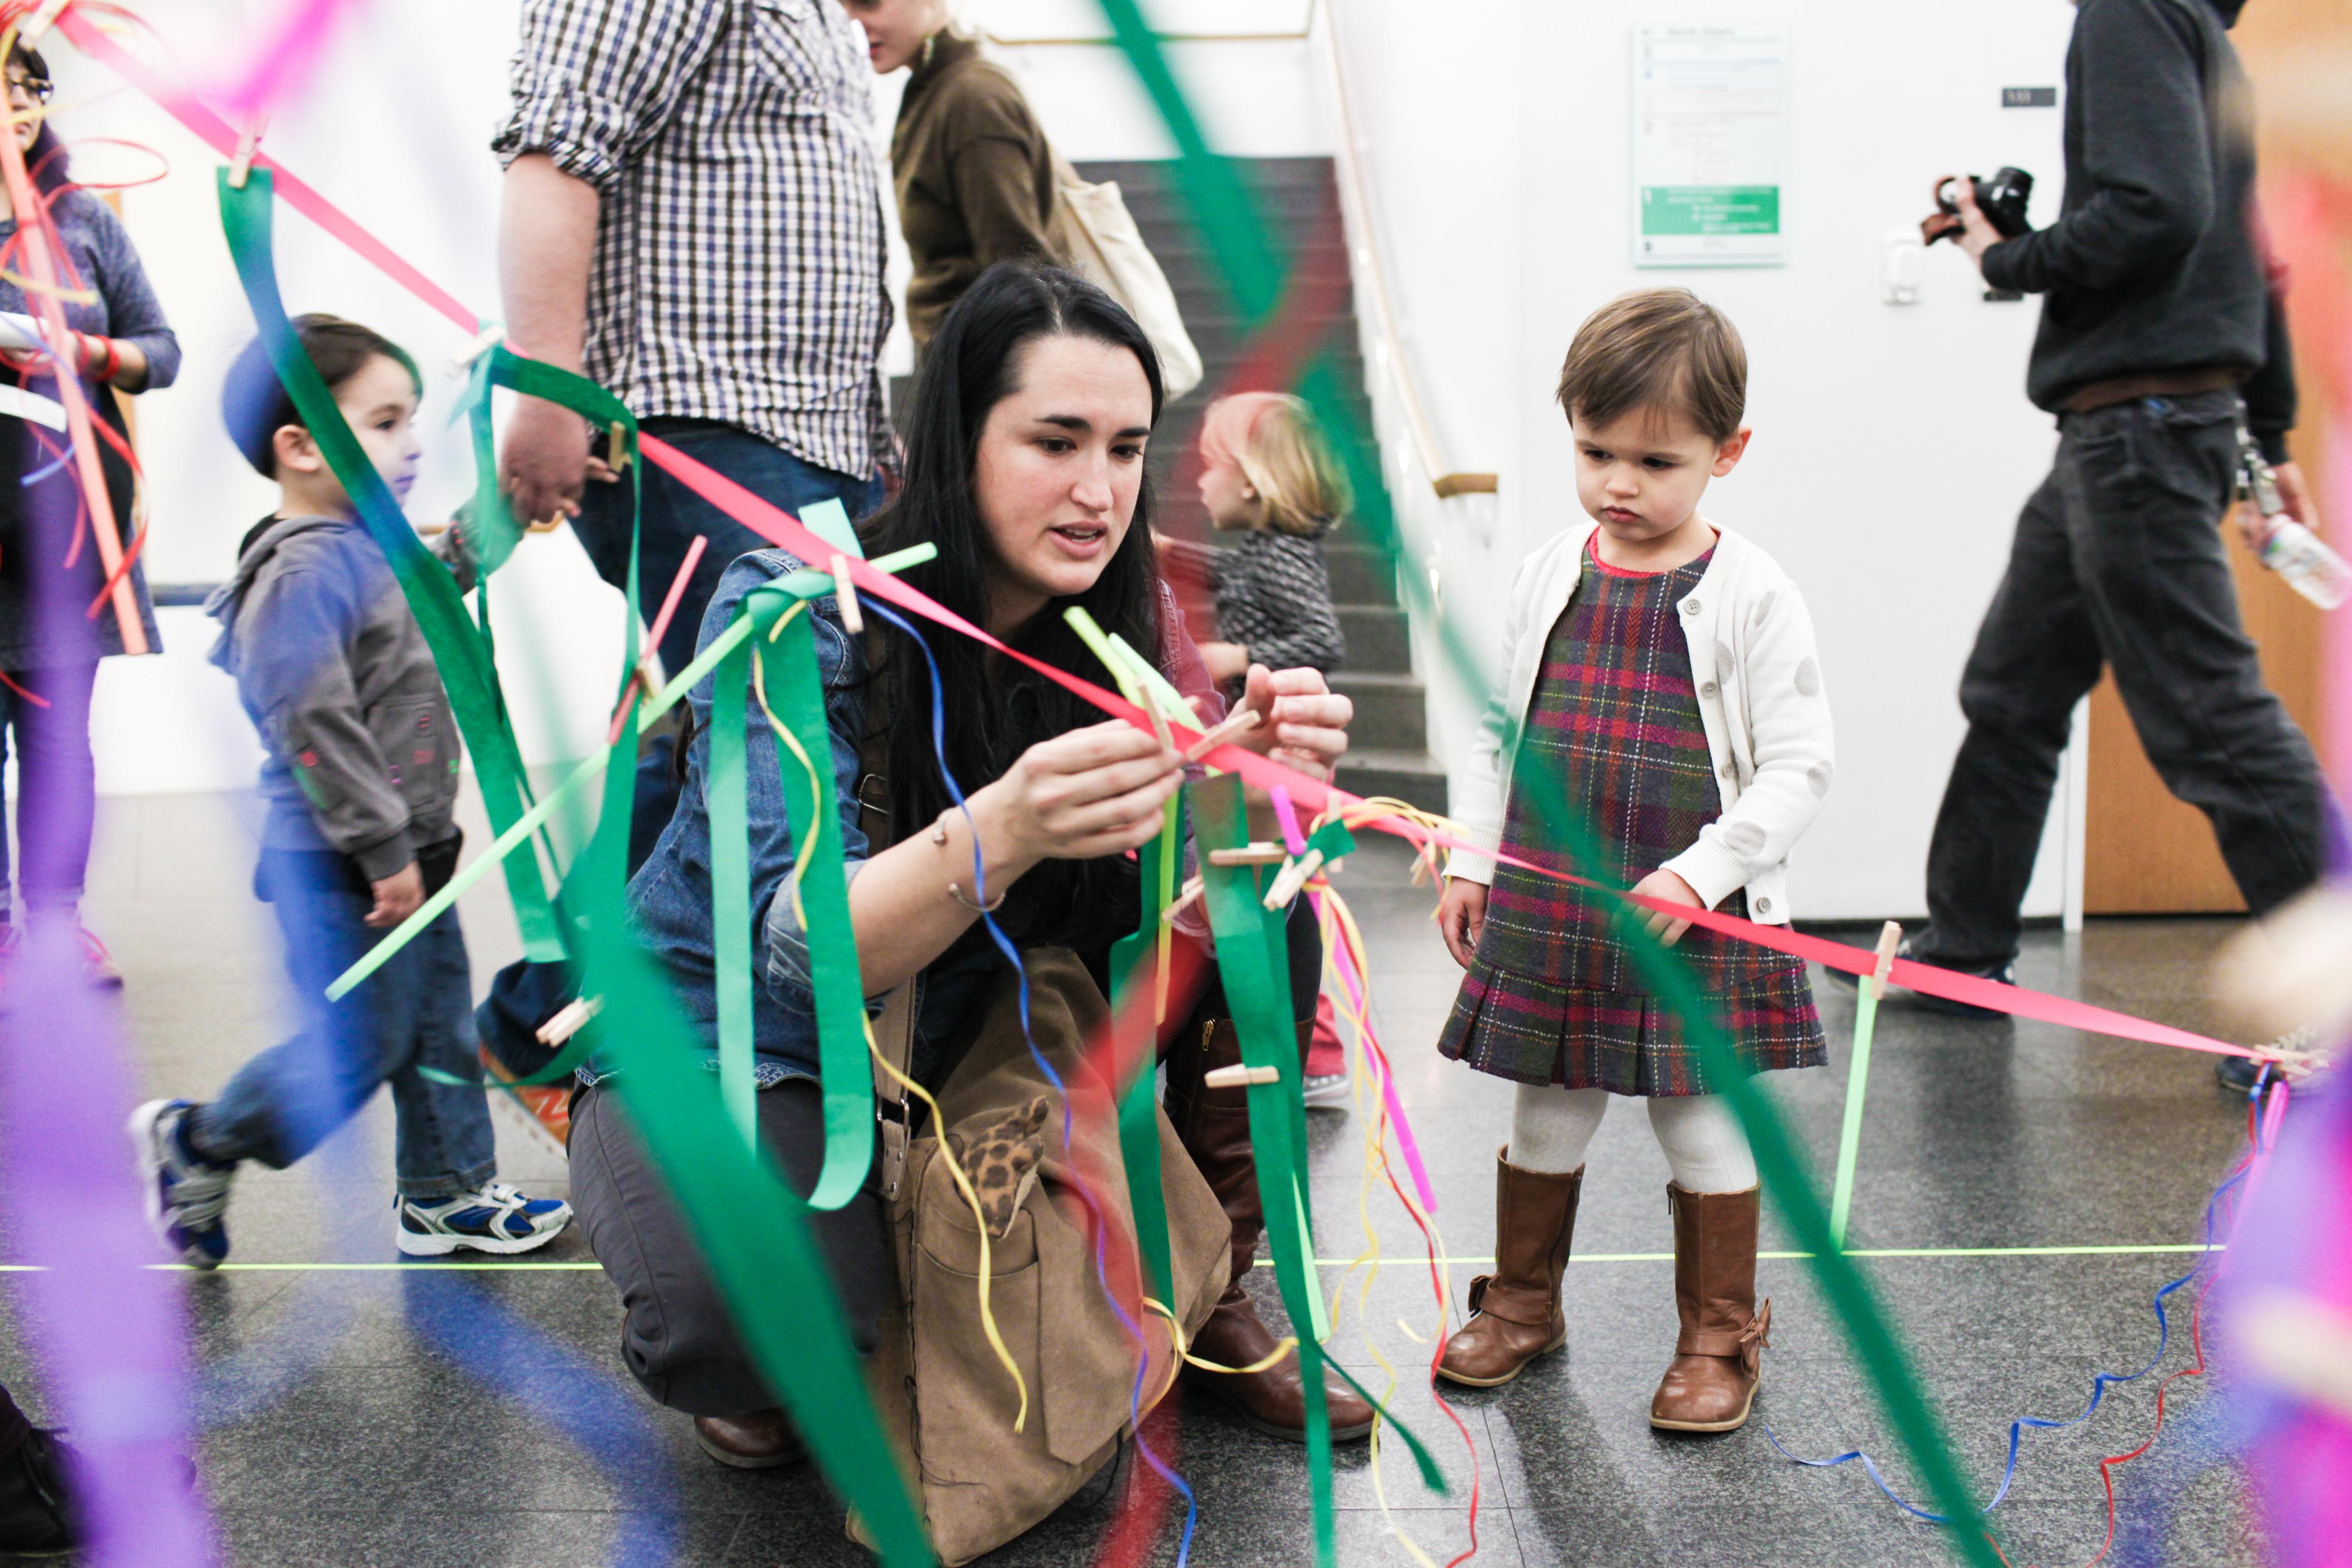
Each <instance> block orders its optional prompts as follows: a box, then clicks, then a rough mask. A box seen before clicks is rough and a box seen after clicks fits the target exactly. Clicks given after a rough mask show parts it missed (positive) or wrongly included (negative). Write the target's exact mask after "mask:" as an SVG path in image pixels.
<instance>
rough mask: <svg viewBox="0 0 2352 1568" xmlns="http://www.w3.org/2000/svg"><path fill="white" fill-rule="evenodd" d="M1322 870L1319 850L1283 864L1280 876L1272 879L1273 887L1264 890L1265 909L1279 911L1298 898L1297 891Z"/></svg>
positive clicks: (1311, 851) (1321, 856) (1308, 851)
mask: <svg viewBox="0 0 2352 1568" xmlns="http://www.w3.org/2000/svg"><path fill="white" fill-rule="evenodd" d="M1322 868H1323V851H1321V850H1320V849H1313V848H1310V849H1308V850H1307V853H1306V854H1304V855H1301V856H1300V857H1299V858H1297V859H1296V860H1291V861H1286V862H1285V864H1284V865H1283V868H1282V872H1281V874H1280V875H1279V876H1277V877H1276V878H1275V879H1274V886H1273V887H1271V888H1268V889H1266V890H1265V907H1266V908H1267V909H1269V910H1279V909H1281V908H1283V907H1284V906H1285V905H1286V904H1288V903H1289V902H1290V900H1293V899H1295V898H1297V896H1298V890H1299V889H1301V888H1304V887H1305V886H1307V879H1308V878H1310V877H1312V876H1314V875H1315V873H1316V872H1318V871H1320V870H1321V869H1322Z"/></svg>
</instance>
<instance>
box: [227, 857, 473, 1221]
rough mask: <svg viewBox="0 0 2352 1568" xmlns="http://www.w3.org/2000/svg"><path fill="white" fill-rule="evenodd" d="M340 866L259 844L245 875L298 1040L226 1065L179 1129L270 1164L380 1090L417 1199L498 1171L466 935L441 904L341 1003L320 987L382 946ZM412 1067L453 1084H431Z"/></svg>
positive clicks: (465, 1186) (365, 902)
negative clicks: (263, 912)
mask: <svg viewBox="0 0 2352 1568" xmlns="http://www.w3.org/2000/svg"><path fill="white" fill-rule="evenodd" d="M347 866H348V863H347V862H345V861H344V860H343V859H342V858H341V856H337V855H330V854H323V853H320V852H318V851H315V850H283V849H264V850H263V851H262V852H261V868H260V870H259V871H258V872H257V874H256V877H255V881H256V883H257V885H258V887H259V889H260V890H261V891H262V892H263V894H264V895H265V896H266V897H267V898H268V900H269V907H270V908H271V909H272V910H275V911H276V913H277V916H278V930H279V931H281V932H283V933H284V936H285V939H286V965H287V970H288V972H289V974H290V976H291V977H292V979H293V983H294V992H295V998H296V1001H297V1003H298V1004H299V1006H300V1007H301V1009H302V1017H303V1027H302V1029H301V1032H300V1033H299V1034H297V1035H296V1036H295V1037H293V1038H292V1039H290V1040H288V1041H286V1042H285V1043H284V1044H283V1045H279V1046H274V1047H271V1048H270V1049H268V1050H266V1051H264V1052H262V1053H261V1054H260V1055H259V1056H257V1057H255V1058H253V1059H252V1060H251V1061H248V1062H247V1063H246V1064H245V1066H244V1067H242V1068H238V1069H237V1072H236V1077H234V1078H232V1079H229V1081H228V1087H227V1088H226V1089H222V1090H221V1092H220V1097H219V1098H218V1099H217V1100H213V1101H212V1102H211V1103H210V1104H207V1105H203V1106H200V1107H198V1108H197V1110H196V1111H195V1114H194V1119H193V1121H192V1122H191V1124H190V1127H189V1138H190V1141H191V1142H193V1143H194V1145H195V1149H196V1152H198V1153H200V1154H202V1155H204V1156H205V1158H206V1159H210V1160H221V1161H228V1160H258V1161H260V1162H261V1163H263V1164H265V1165H268V1166H270V1167H272V1168H273V1169H278V1170H283V1169H284V1168H285V1167H287V1166H288V1165H290V1164H292V1163H294V1162H295V1161H297V1160H299V1159H300V1158H301V1157H302V1156H303V1155H305V1154H307V1153H309V1152H310V1151H311V1150H312V1149H315V1148H317V1147H318V1146H319V1144H320V1142H324V1141H325V1139H326V1138H327V1136H328V1135H329V1134H330V1133H331V1132H333V1131H335V1130H336V1129H337V1128H339V1127H341V1125H342V1124H343V1123H344V1122H345V1121H349V1120H350V1119H351V1118H352V1114H353V1113H354V1112H356V1111H357V1110H359V1109H360V1107H362V1106H363V1105H365V1104H366V1103H367V1102H368V1100H370V1099H371V1098H373V1096H374V1094H375V1091H376V1087H377V1086H378V1085H379V1084H383V1085H388V1086H389V1087H390V1088H391V1089H392V1105H393V1111H394V1118H395V1126H396V1128H397V1131H396V1133H395V1135H394V1147H393V1171H394V1176H395V1178H396V1179H395V1182H394V1185H395V1186H397V1187H398V1189H399V1191H400V1194H401V1195H402V1196H404V1197H411V1198H418V1199H425V1200H430V1199H435V1198H446V1197H454V1196H456V1195H457V1194H459V1193H469V1192H472V1191H474V1190H475V1189H476V1188H478V1187H479V1186H481V1185H482V1184H484V1183H486V1182H488V1181H489V1180H490V1179H491V1178H492V1177H494V1176H496V1175H497V1174H498V1159H497V1151H496V1147H495V1142H494V1140H493V1136H492V1133H491V1131H490V1105H489V1100H488V1096H487V1095H486V1094H485V1093H484V1092H483V1089H482V1085H481V1076H482V1069H481V1064H480V1063H479V1062H478V1060H477V1059H476V1057H475V1047H474V1030H473V1020H472V1018H471V1017H470V1016H468V1015H469V1011H470V1006H471V1004H472V1002H473V998H474V988H473V979H472V974H471V971H470V970H469V969H468V968H467V961H466V936H465V933H464V931H460V930H459V929H458V926H457V910H454V909H453V910H448V911H447V912H446V913H445V914H443V915H442V916H441V918H440V919H438V920H436V921H434V922H433V923H432V924H430V925H428V926H426V927H425V930H424V931H421V932H420V933H418V935H417V937H416V940H415V941H414V942H410V943H409V944H408V945H407V946H406V947H404V948H403V949H401V950H400V952H397V953H395V954H394V955H393V957H392V958H391V959H390V960H389V961H388V962H386V963H385V964H384V965H383V968H381V969H379V970H377V971H376V972H375V973H373V975H371V976H369V977H368V979H367V980H366V982H365V983H363V984H361V985H360V986H358V987H357V988H356V989H354V990H353V991H352V993H351V994H349V995H347V996H345V997H344V998H343V999H342V1000H341V1001H340V1002H335V1003H330V1002H328V1001H327V1000H326V990H327V986H328V984H330V983H331V981H333V980H334V978H335V977H336V976H337V975H339V974H341V973H342V972H343V971H344V970H345V969H347V968H349V967H350V966H351V965H352V963H353V962H354V961H355V960H357V959H358V958H359V957H360V956H361V955H362V953H364V952H367V951H368V950H369V949H370V948H372V947H373V946H374V945H375V944H376V942H378V941H379V940H381V939H382V937H383V934H384V933H383V932H382V931H376V930H374V929H373V928H371V927H369V926H368V925H366V924H364V923H362V922H363V920H364V917H365V916H366V914H367V912H368V910H369V908H370V907H371V900H369V899H368V898H367V897H365V896H364V895H362V894H361V893H358V892H356V891H354V890H352V886H351V884H350V882H349V881H348V880H346V878H347V877H348V876H349V875H350V873H349V871H348V869H347ZM423 1068H434V1069H435V1070H436V1071H437V1072H440V1073H443V1074H446V1075H447V1077H448V1078H450V1079H456V1080H457V1081H456V1082H437V1081H436V1080H434V1079H428V1078H426V1077H425V1074H424V1072H423V1071H422V1070H421V1069H423Z"/></svg>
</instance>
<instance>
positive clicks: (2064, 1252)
mask: <svg viewBox="0 0 2352 1568" xmlns="http://www.w3.org/2000/svg"><path fill="white" fill-rule="evenodd" d="M2227 1250H2229V1248H2228V1247H2227V1245H2226V1244H2225V1243H2222V1242H2218V1241H2217V1242H2215V1243H2214V1244H2213V1245H2212V1246H2210V1247H2207V1246H2205V1245H2203V1244H2202V1243H2200V1242H2194V1241H2188V1242H2170V1241H2168V1242H2153V1243H2149V1244H2147V1245H2146V1246H2130V1245H2119V1246H2113V1247H2108V1246H2086V1247H1853V1248H1849V1249H1848V1250H1847V1252H1846V1256H1847V1257H1848V1258H1895V1259H1902V1258H1922V1259H1927V1260H1931V1261H1932V1260H1935V1259H1937V1258H2154V1257H2158V1256H2162V1257H2172V1256H2175V1255H2178V1254H2179V1253H2183V1252H2226V1251H2227ZM1756 1256H1757V1257H1758V1258H1763V1259H1765V1260H1767V1261H1779V1262H1801V1261H1804V1260H1807V1259H1810V1258H1812V1256H1813V1254H1811V1253H1810V1252H1759V1253H1758V1254H1757V1255H1756ZM1674 1260H1675V1255H1674V1254H1673V1253H1671V1252H1587V1253H1580V1254H1578V1255H1576V1256H1573V1257H1571V1258H1569V1261H1570V1263H1672V1262H1673V1261H1674ZM1437 1261H1438V1262H1439V1263H1441V1264H1443V1265H1444V1266H1445V1267H1447V1268H1486V1267H1487V1266H1489V1265H1491V1264H1492V1263H1493V1262H1494V1261H1495V1260H1494V1259H1493V1258H1439V1259H1438V1260H1437ZM1362 1263H1363V1260H1362V1259H1361V1258H1317V1259H1315V1267H1316V1268H1360V1267H1361V1266H1362ZM148 1267H149V1268H164V1269H171V1270H174V1271H177V1272H180V1273H186V1274H194V1273H197V1272H199V1270H197V1269H194V1268H189V1267H188V1266H187V1265H186V1264H184V1263H152V1264H150V1265H148ZM603 1267H604V1266H603V1265H602V1264H598V1263H593V1262H591V1263H545V1262H529V1261H524V1260H520V1259H519V1260H516V1261H513V1262H506V1261H500V1260H498V1259H488V1258H486V1259H483V1260H481V1261H479V1262H457V1263H449V1262H405V1263H400V1262H385V1263H224V1264H222V1265H221V1266H220V1268H218V1269H216V1270H214V1272H216V1273H221V1274H235V1273H239V1272H247V1273H254V1272H300V1271H304V1270H310V1271H315V1272H318V1273H322V1274H334V1273H370V1272H388V1271H390V1270H393V1269H396V1268H480V1269H488V1270H493V1271H496V1270H502V1269H504V1270H512V1269H520V1270H523V1271H524V1272H530V1271H531V1270H535V1269H536V1270H556V1271H567V1272H569V1271H578V1272H583V1273H585V1272H589V1271H593V1270H595V1269H599V1268H603ZM1253 1267H1255V1268H1265V1267H1266V1265H1265V1264H1264V1263H1258V1264H1255V1265H1253ZM40 1271H41V1265H39V1264H37V1263H0V1274H37V1273H39V1272H40Z"/></svg>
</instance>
